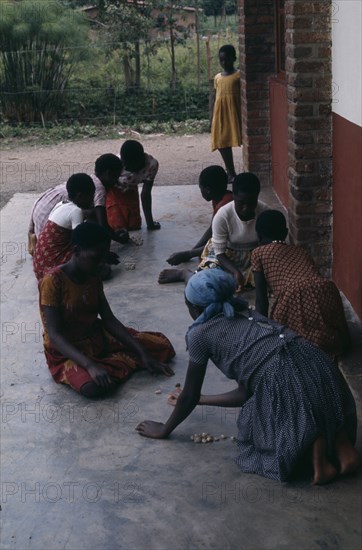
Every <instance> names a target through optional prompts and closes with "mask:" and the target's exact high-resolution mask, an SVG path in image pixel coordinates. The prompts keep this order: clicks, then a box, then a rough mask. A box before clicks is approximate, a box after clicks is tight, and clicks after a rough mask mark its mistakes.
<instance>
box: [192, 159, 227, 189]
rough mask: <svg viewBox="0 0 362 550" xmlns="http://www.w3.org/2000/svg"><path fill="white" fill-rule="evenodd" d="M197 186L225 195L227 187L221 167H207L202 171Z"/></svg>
mask: <svg viewBox="0 0 362 550" xmlns="http://www.w3.org/2000/svg"><path fill="white" fill-rule="evenodd" d="M199 185H200V186H201V187H209V188H210V189H212V190H213V191H216V192H218V193H222V192H224V193H225V191H226V189H227V185H228V176H227V173H226V172H225V170H224V168H223V167H222V166H218V165H216V164H213V165H212V166H208V167H207V168H204V169H203V170H202V172H201V174H200V176H199Z"/></svg>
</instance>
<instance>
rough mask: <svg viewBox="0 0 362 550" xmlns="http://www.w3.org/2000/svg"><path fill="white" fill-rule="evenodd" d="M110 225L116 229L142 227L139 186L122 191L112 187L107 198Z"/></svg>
mask: <svg viewBox="0 0 362 550" xmlns="http://www.w3.org/2000/svg"><path fill="white" fill-rule="evenodd" d="M106 209H107V221H108V225H109V226H110V227H111V228H112V229H113V230H114V231H117V230H118V229H129V230H135V229H140V228H141V225H142V219H141V213H140V199H139V195H138V188H137V187H135V188H134V189H130V190H129V191H121V189H118V188H117V187H112V189H110V190H109V191H108V193H107V200H106Z"/></svg>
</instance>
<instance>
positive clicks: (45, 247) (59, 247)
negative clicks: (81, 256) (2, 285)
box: [33, 202, 84, 281]
mask: <svg viewBox="0 0 362 550" xmlns="http://www.w3.org/2000/svg"><path fill="white" fill-rule="evenodd" d="M83 219H84V213H83V210H82V209H81V208H79V207H78V206H77V205H76V204H74V203H73V202H60V203H58V204H57V205H56V206H55V207H54V209H53V210H52V211H51V213H50V215H49V218H48V221H47V222H46V224H45V226H44V228H43V230H42V231H41V233H40V235H39V237H38V240H37V242H36V245H35V251H34V257H33V260H34V262H33V268H34V273H35V276H36V278H37V279H38V281H40V279H41V278H42V277H43V276H44V274H45V273H46V272H47V271H49V269H52V268H53V267H55V266H57V265H61V264H64V263H66V262H67V261H68V260H70V258H71V256H72V242H71V236H72V230H73V229H74V228H75V227H77V225H79V224H80V223H82V222H83Z"/></svg>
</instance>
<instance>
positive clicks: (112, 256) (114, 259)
mask: <svg viewBox="0 0 362 550" xmlns="http://www.w3.org/2000/svg"><path fill="white" fill-rule="evenodd" d="M106 263H107V264H110V265H117V264H119V256H118V254H116V253H115V252H108V253H107V256H106Z"/></svg>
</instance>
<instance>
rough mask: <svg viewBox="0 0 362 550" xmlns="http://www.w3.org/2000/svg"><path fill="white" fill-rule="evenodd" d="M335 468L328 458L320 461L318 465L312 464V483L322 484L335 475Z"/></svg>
mask: <svg viewBox="0 0 362 550" xmlns="http://www.w3.org/2000/svg"><path fill="white" fill-rule="evenodd" d="M337 474H338V472H337V470H336V468H335V467H334V466H333V464H332V463H331V462H329V461H328V460H323V461H321V462H320V463H319V464H318V466H316V465H315V464H314V478H313V481H312V485H324V484H325V483H329V482H330V481H332V479H334V478H335V477H337Z"/></svg>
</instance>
